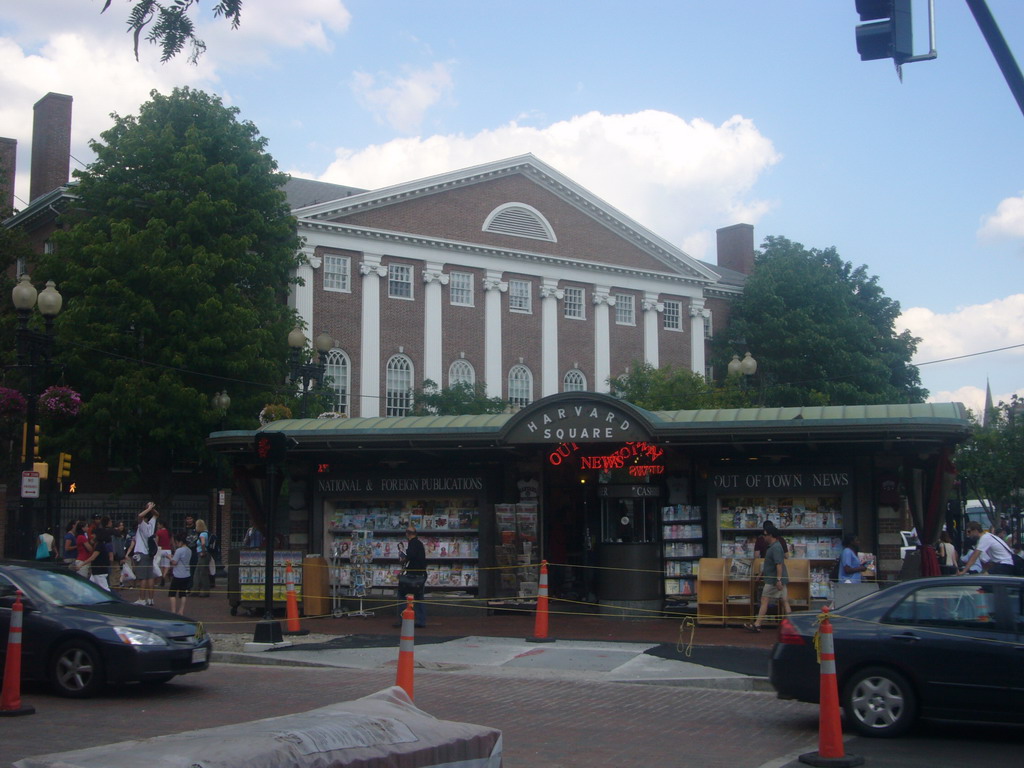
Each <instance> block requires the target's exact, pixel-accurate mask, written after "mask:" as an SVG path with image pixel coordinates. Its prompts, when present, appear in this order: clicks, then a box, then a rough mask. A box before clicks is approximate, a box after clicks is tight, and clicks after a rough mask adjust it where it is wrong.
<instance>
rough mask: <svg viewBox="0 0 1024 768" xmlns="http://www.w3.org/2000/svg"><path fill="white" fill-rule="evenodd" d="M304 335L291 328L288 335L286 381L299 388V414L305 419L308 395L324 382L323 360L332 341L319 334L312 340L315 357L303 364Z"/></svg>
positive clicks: (331, 345)
mask: <svg viewBox="0 0 1024 768" xmlns="http://www.w3.org/2000/svg"><path fill="white" fill-rule="evenodd" d="M307 343H308V339H306V334H305V333H303V332H302V329H301V328H298V327H296V328H293V329H292V331H291V333H289V334H288V346H289V348H290V352H289V355H288V374H289V375H288V380H289V381H290V382H291V383H293V384H298V387H299V395H300V398H301V399H300V401H299V409H300V410H299V414H300V415H301V416H302V418H306V416H307V415H308V414H307V413H306V410H307V407H308V406H307V400H308V399H309V397H308V396H309V395H310V394H312V392H313V390H315V389H317V388H318V387H320V386H322V385H323V381H324V370H325V368H326V366H325V358H326V357H327V353H328V352H330V351H331V347H333V346H334V339H333V338H331V336H329V335H328V334H326V333H321V334H319V335H318V336H317V337H316V339H315V340H314V342H313V343H314V345H315V347H316V353H317V354H316V357H315V358H314V359H311V360H310V361H309V362H303V359H304V358H305V351H306V344H307Z"/></svg>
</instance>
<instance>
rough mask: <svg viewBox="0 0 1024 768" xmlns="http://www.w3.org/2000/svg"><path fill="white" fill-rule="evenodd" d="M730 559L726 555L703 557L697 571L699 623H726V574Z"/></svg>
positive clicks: (720, 624) (719, 624)
mask: <svg viewBox="0 0 1024 768" xmlns="http://www.w3.org/2000/svg"><path fill="white" fill-rule="evenodd" d="M728 567H729V564H728V560H727V559H726V558H724V557H702V558H701V559H700V564H699V567H698V571H697V623H698V624H707V625H717V626H722V625H724V624H725V608H724V605H723V601H724V598H725V576H726V570H727V569H728Z"/></svg>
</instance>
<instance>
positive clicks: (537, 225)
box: [293, 155, 718, 283]
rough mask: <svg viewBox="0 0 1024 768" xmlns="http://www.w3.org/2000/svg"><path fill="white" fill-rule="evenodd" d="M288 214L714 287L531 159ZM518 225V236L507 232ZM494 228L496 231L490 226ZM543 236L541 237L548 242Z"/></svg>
mask: <svg viewBox="0 0 1024 768" xmlns="http://www.w3.org/2000/svg"><path fill="white" fill-rule="evenodd" d="M339 189H344V190H345V191H347V192H349V194H348V195H347V196H345V197H340V198H339V199H336V200H331V201H327V202H323V203H318V204H315V205H308V206H306V207H302V208H295V209H294V211H293V213H294V214H295V216H296V217H297V218H298V219H299V222H300V227H301V226H303V225H305V226H308V227H311V228H314V229H315V228H318V226H321V227H324V228H330V227H332V226H339V227H344V228H346V229H349V228H359V229H364V230H366V231H368V232H375V233H387V236H389V237H392V236H395V237H401V236H408V237H414V238H417V239H421V240H422V239H428V240H435V241H437V242H439V243H444V244H447V247H452V245H451V244H457V246H456V247H458V246H468V247H474V246H475V247H480V248H483V249H488V250H500V251H503V252H506V253H509V254H510V255H514V254H515V253H516V252H520V253H523V254H530V255H533V256H537V255H541V256H543V257H544V258H548V259H553V260H565V261H566V262H572V263H574V264H593V265H595V266H598V267H602V268H622V269H627V270H637V271H648V272H653V273H660V274H668V275H675V276H678V277H680V278H683V279H685V280H687V281H694V282H698V283H705V282H707V283H715V282H717V281H718V275H716V274H715V272H714V271H712V270H711V269H709V268H708V266H707V265H705V264H703V263H701V262H699V261H697V260H696V259H694V258H692V257H691V256H689V255H688V254H686V253H685V252H683V251H682V250H680V249H679V248H677V247H676V246H674V245H672V244H671V243H669V242H667V241H666V240H664V239H662V238H660V237H659V236H658V235H656V234H654V233H653V232H650V231H649V230H647V229H645V228H644V227H642V226H641V225H640V224H638V223H637V222H635V221H633V220H632V219H631V218H629V217H628V216H626V215H625V214H623V213H622V212H621V211H619V210H617V209H615V208H613V207H612V206H610V205H609V204H608V203H606V202H604V201H603V200H601V199H600V198H598V197H596V196H595V195H593V194H592V193H590V192H589V191H587V190H586V189H584V188H583V187H581V186H579V185H578V184H576V183H575V182H574V181H572V180H571V179H569V178H567V177H566V176H564V175H562V174H561V173H559V172H558V171H556V170H554V169H553V168H551V167H550V166H548V165H546V164H545V163H543V162H542V161H540V160H538V159H537V158H536V157H534V156H533V155H522V156H519V157H513V158H508V159H506V160H500V161H496V162H493V163H487V164H484V165H479V166H474V167H472V168H466V169H463V170H459V171H452V172H450V173H445V174H441V175H438V176H432V177H429V178H426V179H419V180H416V181H409V182H404V183H402V184H397V185H394V186H391V187H385V188H383V189H378V190H371V191H367V192H356V193H352V191H351V188H341V187H339ZM515 216H518V217H519V220H520V221H521V222H522V225H521V227H520V228H518V229H517V228H516V227H514V226H509V225H508V224H507V222H508V220H509V219H510V218H514V217H515ZM494 222H498V225H497V226H488V224H489V223H490V224H492V225H493V224H494ZM545 233H546V234H545Z"/></svg>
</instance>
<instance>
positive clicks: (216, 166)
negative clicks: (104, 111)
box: [34, 88, 300, 495]
mask: <svg viewBox="0 0 1024 768" xmlns="http://www.w3.org/2000/svg"><path fill="white" fill-rule="evenodd" d="M151 98H152V100H151V101H149V102H147V103H145V104H144V105H142V107H141V109H140V112H139V114H138V116H128V117H120V116H118V115H114V116H113V118H114V126H113V127H112V128H110V129H109V130H107V131H106V132H104V133H103V134H102V141H94V142H92V149H93V151H94V152H95V153H96V158H97V159H96V161H95V162H94V163H93V164H91V165H90V166H89V168H88V169H87V170H85V171H76V172H75V176H76V178H77V185H76V187H75V190H74V194H75V196H76V198H77V200H76V204H75V208H74V210H73V212H72V213H70V214H67V215H65V216H64V217H62V223H63V224H65V225H68V228H67V230H66V231H64V232H58V233H56V234H55V235H54V238H53V239H54V243H55V245H56V249H55V253H54V254H52V255H48V256H44V257H42V259H41V261H40V263H39V266H38V268H37V270H36V273H35V274H34V277H35V278H36V279H37V280H40V279H41V280H46V279H53V280H55V281H56V282H57V285H58V286H59V288H60V290H61V293H62V294H63V295H64V298H65V309H64V311H62V312H61V314H60V315H59V316H58V318H57V335H58V338H59V359H60V361H61V363H62V364H63V365H64V368H65V372H66V374H65V375H66V377H67V379H68V382H69V383H70V384H71V385H72V386H74V387H75V388H76V389H77V390H78V391H79V392H81V393H82V395H83V399H84V401H85V407H84V409H83V415H82V417H81V418H79V419H78V420H76V421H75V422H74V423H73V426H72V427H71V430H72V435H71V436H70V440H71V442H73V443H76V444H78V445H79V446H80V448H79V450H80V452H82V453H83V454H85V455H88V454H91V455H92V456H93V457H94V458H106V456H107V455H108V454H109V455H110V456H111V458H112V459H113V460H115V461H117V460H118V459H120V460H121V461H122V462H123V466H126V467H133V468H135V469H136V470H137V471H138V473H141V474H142V475H144V476H145V477H146V478H147V482H152V480H151V478H153V477H156V476H158V475H159V476H160V477H161V478H162V489H163V490H164V493H163V494H162V495H166V490H167V488H168V484H169V481H170V477H171V475H170V468H171V467H172V465H173V464H174V460H175V459H176V460H177V461H178V462H179V464H180V462H182V461H199V460H201V459H202V458H203V457H204V455H205V453H204V449H203V438H204V436H205V435H206V434H207V433H208V432H209V431H210V430H211V429H216V428H218V427H219V426H220V424H221V423H222V419H223V418H224V417H223V415H222V414H220V413H219V412H217V411H216V410H215V409H214V407H213V405H212V403H211V396H212V395H213V394H214V393H215V392H217V391H218V390H221V389H227V390H229V392H230V395H231V399H232V406H231V410H230V413H229V414H228V415H227V418H228V419H231V420H234V421H238V422H239V423H240V424H244V425H246V426H247V427H253V426H255V425H256V417H257V414H258V413H259V411H260V409H261V408H262V407H263V405H264V404H265V403H266V402H268V401H270V400H271V399H273V397H272V396H268V389H269V390H274V389H277V390H280V389H281V384H280V383H281V382H283V381H284V377H285V368H286V361H287V359H288V347H287V338H288V332H289V331H290V330H291V329H292V328H293V327H294V325H295V322H296V316H295V313H294V312H293V311H292V310H290V309H289V308H288V307H287V306H286V303H285V296H286V294H287V290H288V286H289V282H290V280H292V278H291V277H290V274H291V270H292V269H293V268H294V266H295V265H296V263H297V261H298V258H299V257H298V249H299V246H300V243H299V239H298V236H297V234H296V229H295V222H294V219H293V218H292V217H291V215H290V212H289V208H288V205H287V202H286V200H285V196H284V193H283V192H282V191H281V189H280V186H281V183H282V181H283V179H284V177H283V175H281V174H279V173H277V172H276V163H275V162H274V160H273V158H271V157H270V156H269V155H268V154H266V152H265V151H264V148H265V145H266V140H265V139H264V138H262V137H261V136H260V135H259V132H258V131H257V129H256V127H255V126H254V125H253V124H252V123H249V122H240V121H238V120H237V119H236V116H237V114H238V110H237V109H234V108H227V107H225V106H224V105H223V104H222V103H221V101H220V99H219V98H218V97H215V96H210V95H208V94H206V93H203V92H202V91H195V90H190V89H188V88H181V89H175V90H174V92H173V93H172V94H171V95H170V96H164V95H160V94H158V93H156V92H153V93H152V94H151Z"/></svg>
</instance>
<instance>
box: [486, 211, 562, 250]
mask: <svg viewBox="0 0 1024 768" xmlns="http://www.w3.org/2000/svg"><path fill="white" fill-rule="evenodd" d="M483 230H484V232H495V233H497V234H499V235H513V236H515V237H529V238H532V239H533V240H548V241H549V242H552V243H556V242H558V239H557V238H556V237H555V231H554V230H553V229H552V228H551V225H550V224H548V220H547V219H545V218H544V215H543V214H542V213H541V212H540V211H538V210H537V209H536V208H534V207H532V206H529V205H526V204H525V203H505V204H504V205H500V206H498V207H497V208H495V209H494V210H493V211H491V213H490V215H489V216H488V217H487V221H485V222H484V226H483Z"/></svg>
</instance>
